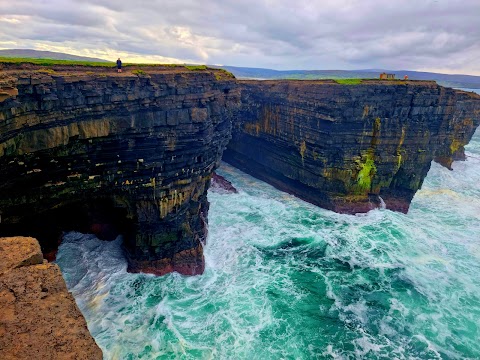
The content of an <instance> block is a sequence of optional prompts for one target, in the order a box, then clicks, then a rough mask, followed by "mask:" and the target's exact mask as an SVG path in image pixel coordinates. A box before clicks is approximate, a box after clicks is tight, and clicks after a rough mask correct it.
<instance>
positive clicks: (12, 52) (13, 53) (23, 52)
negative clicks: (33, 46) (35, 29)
mask: <svg viewBox="0 0 480 360" xmlns="http://www.w3.org/2000/svg"><path fill="white" fill-rule="evenodd" d="M2 56H3V57H19V58H35V59H55V60H78V61H93V62H109V61H108V60H104V59H97V58H91V57H86V56H77V55H70V54H64V53H59V52H53V51H39V50H30V49H8V50H0V57H2Z"/></svg>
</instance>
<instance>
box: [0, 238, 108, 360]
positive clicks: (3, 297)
mask: <svg viewBox="0 0 480 360" xmlns="http://www.w3.org/2000/svg"><path fill="white" fill-rule="evenodd" d="M0 257H1V259H2V262H1V263H0V359H2V360H22V359H28V360H33V359H72V360H73V359H85V360H90V359H92V360H93V359H102V351H101V350H100V348H99V347H98V346H97V344H96V343H95V340H94V339H93V338H92V336H91V335H90V333H89V332H88V329H87V324H86V322H85V319H84V318H83V315H82V314H81V312H80V310H79V309H78V307H77V305H76V303H75V300H74V298H73V296H72V295H71V294H70V293H69V292H68V290H67V287H66V285H65V281H64V280H63V277H62V274H61V272H60V268H59V267H58V266H57V265H56V264H50V263H48V262H47V261H44V260H43V257H42V252H41V250H40V246H39V244H38V242H37V241H36V240H35V239H33V238H25V237H12V238H0Z"/></svg>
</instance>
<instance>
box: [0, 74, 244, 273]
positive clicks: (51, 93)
mask: <svg viewBox="0 0 480 360" xmlns="http://www.w3.org/2000/svg"><path fill="white" fill-rule="evenodd" d="M60 70H62V69H60ZM0 86H1V87H2V89H1V90H0V93H1V96H2V98H0V173H1V174H2V182H1V184H0V215H1V224H0V233H1V234H3V235H5V234H8V235H29V236H36V237H38V238H39V240H40V241H41V244H42V247H43V249H44V251H45V252H48V251H50V250H54V249H55V248H56V246H57V240H58V238H59V234H60V231H61V230H68V229H76V230H82V231H88V232H94V233H96V234H97V235H98V236H99V237H100V238H105V239H108V238H114V237H115V236H116V235H118V234H119V233H121V234H124V236H125V241H124V242H125V247H126V249H127V250H128V251H127V253H128V255H129V260H130V261H129V263H130V271H144V272H151V273H155V274H164V273H166V272H170V271H178V272H180V273H182V274H198V273H201V272H202V271H203V267H204V262H203V253H202V245H201V243H202V241H204V239H205V236H206V219H207V212H208V202H207V197H206V195H207V189H208V186H209V182H210V178H211V174H212V172H213V170H214V169H215V168H216V167H217V166H218V163H219V161H220V159H221V155H222V152H223V149H224V148H225V146H226V145H227V143H228V141H229V139H230V133H231V114H230V113H231V111H232V110H233V109H235V108H236V107H237V105H238V102H239V93H238V90H236V86H235V83H234V81H233V80H232V78H229V77H228V76H227V75H226V74H225V73H223V72H221V71H186V70H185V69H184V70H178V69H175V68H172V69H171V70H170V69H164V70H162V71H149V72H148V74H145V73H143V72H140V73H138V75H136V74H134V73H131V72H127V73H123V74H112V73H111V70H109V69H107V70H103V72H99V71H96V73H93V72H92V73H88V72H87V73H86V72H85V70H83V71H82V72H79V71H73V72H71V73H68V72H65V71H59V70H58V69H56V71H55V72H52V71H50V72H42V71H38V70H35V71H28V70H25V71H16V72H6V73H5V74H3V79H2V80H1V82H0Z"/></svg>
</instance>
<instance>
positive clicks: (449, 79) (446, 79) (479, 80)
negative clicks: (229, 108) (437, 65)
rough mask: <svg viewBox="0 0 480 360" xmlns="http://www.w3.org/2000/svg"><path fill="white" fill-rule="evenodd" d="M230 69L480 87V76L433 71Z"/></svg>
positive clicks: (266, 75) (259, 74)
mask: <svg viewBox="0 0 480 360" xmlns="http://www.w3.org/2000/svg"><path fill="white" fill-rule="evenodd" d="M222 68H223V69H225V70H228V71H230V72H231V73H233V74H234V75H235V76H236V77H237V78H254V79H301V80H315V79H352V78H353V79H358V78H378V76H379V74H380V73H381V72H383V71H385V72H387V73H393V74H396V75H397V78H400V79H401V78H403V76H404V75H408V78H409V79H411V80H435V81H436V82H437V83H438V84H440V85H442V86H448V87H455V88H469V89H480V76H473V75H447V74H438V73H431V72H420V71H411V70H381V69H380V70H272V69H262V68H246V67H236V66H222Z"/></svg>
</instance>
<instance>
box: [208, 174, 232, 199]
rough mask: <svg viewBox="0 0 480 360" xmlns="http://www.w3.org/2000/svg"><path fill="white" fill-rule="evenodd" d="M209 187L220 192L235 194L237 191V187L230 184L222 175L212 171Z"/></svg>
mask: <svg viewBox="0 0 480 360" xmlns="http://www.w3.org/2000/svg"><path fill="white" fill-rule="evenodd" d="M210 188H211V189H212V190H213V191H215V192H218V193H221V194H236V193H238V191H237V189H235V187H234V186H233V185H232V183H231V182H230V181H228V180H227V179H225V178H224V177H223V176H221V175H218V174H217V173H213V176H212V182H211V184H210Z"/></svg>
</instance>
